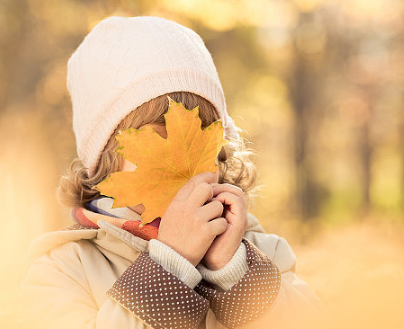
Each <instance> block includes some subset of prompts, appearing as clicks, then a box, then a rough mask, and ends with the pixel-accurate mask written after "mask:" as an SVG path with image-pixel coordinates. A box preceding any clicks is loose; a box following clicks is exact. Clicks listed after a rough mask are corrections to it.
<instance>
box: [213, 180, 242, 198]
mask: <svg viewBox="0 0 404 329" xmlns="http://www.w3.org/2000/svg"><path fill="white" fill-rule="evenodd" d="M211 185H212V189H213V196H216V195H218V194H220V193H223V192H229V193H233V194H235V195H237V196H238V197H239V198H240V199H242V201H243V203H245V198H244V192H243V190H242V189H241V188H240V187H238V186H235V185H232V184H228V183H224V184H211Z"/></svg>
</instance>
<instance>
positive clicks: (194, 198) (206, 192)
mask: <svg viewBox="0 0 404 329" xmlns="http://www.w3.org/2000/svg"><path fill="white" fill-rule="evenodd" d="M212 198H213V189H212V186H210V185H209V184H208V183H206V182H202V183H200V184H198V185H197V186H195V188H194V189H193V190H192V191H191V193H190V195H189V197H188V200H187V202H189V204H190V205H191V206H193V205H196V206H199V207H201V206H203V204H204V203H205V202H206V201H210V200H212Z"/></svg>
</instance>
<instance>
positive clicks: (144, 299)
mask: <svg viewBox="0 0 404 329" xmlns="http://www.w3.org/2000/svg"><path fill="white" fill-rule="evenodd" d="M107 295H108V296H109V297H110V298H112V299H113V300H115V301H116V302H118V303H119V304H121V305H122V306H123V307H124V308H125V309H127V310H129V311H130V312H132V313H133V314H135V315H136V316H137V317H138V318H140V319H141V320H142V321H143V322H145V323H146V324H148V325H150V326H151V327H153V328H156V329H167V328H181V329H184V328H187V329H188V328H189V329H194V328H195V329H197V328H198V326H199V325H200V323H201V322H202V321H203V319H204V318H205V316H206V313H207V312H208V309H209V302H208V301H207V300H206V299H204V298H203V297H202V296H200V295H199V294H198V293H196V292H195V291H194V290H193V289H191V288H190V287H188V286H187V285H186V284H185V283H184V282H182V281H181V280H180V279H179V278H177V277H176V276H175V275H173V274H171V273H170V272H168V271H166V270H165V269H164V268H163V267H162V266H161V265H159V264H157V263H156V262H155V261H154V260H152V259H151V258H150V256H149V255H148V253H146V252H142V253H141V254H140V256H139V257H138V258H137V259H136V260H135V262H134V263H133V264H132V265H131V266H130V267H129V268H128V269H127V270H126V271H125V272H124V273H123V275H122V276H121V277H120V278H119V279H118V280H117V281H116V282H115V284H114V285H113V287H112V288H111V289H110V290H109V291H108V293H107Z"/></svg>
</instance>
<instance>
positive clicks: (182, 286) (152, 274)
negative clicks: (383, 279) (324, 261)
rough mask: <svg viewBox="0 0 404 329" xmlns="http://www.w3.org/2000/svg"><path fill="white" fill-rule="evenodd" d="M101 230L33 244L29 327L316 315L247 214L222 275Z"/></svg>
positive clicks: (215, 327) (253, 321)
mask: <svg viewBox="0 0 404 329" xmlns="http://www.w3.org/2000/svg"><path fill="white" fill-rule="evenodd" d="M99 226H100V229H98V230H97V229H88V228H83V227H81V228H76V229H74V230H65V231H58V232H51V233H47V234H45V235H43V236H41V237H39V238H38V239H36V240H35V241H34V243H33V246H32V248H31V252H30V262H31V264H30V266H29V270H28V273H27V276H26V278H25V280H24V281H23V283H22V293H23V300H24V301H25V305H26V310H25V312H26V313H25V314H26V318H27V319H28V320H29V327H30V328H33V327H34V328H41V329H46V328H54V329H56V328H61V329H64V328H74V329H81V328H97V329H107V328H108V329H110V328H134V329H140V328H197V329H200V328H206V329H220V328H286V327H294V324H299V328H303V327H304V326H303V322H302V321H303V319H305V320H307V319H313V318H314V317H316V316H317V315H318V314H319V310H320V309H321V303H320V302H319V300H318V298H317V297H316V295H315V294H314V293H313V292H312V291H311V290H310V289H309V287H308V286H307V284H306V283H305V282H304V281H302V280H301V279H299V278H298V277H297V276H296V274H295V265H296V258H295V255H294V254H293V252H292V250H291V248H290V247H289V245H288V244H287V242H286V240H285V239H283V238H280V237H278V236H276V235H274V234H267V233H265V231H264V229H263V228H262V227H261V225H260V224H259V222H258V220H257V219H256V218H255V217H253V216H252V215H250V214H249V225H248V228H247V231H246V233H245V235H244V238H243V242H242V243H241V245H240V247H239V249H238V250H237V252H236V255H235V256H234V257H233V259H232V260H231V261H230V262H229V264H228V265H226V266H225V267H224V268H222V269H220V270H218V271H209V270H208V269H206V268H204V267H203V266H202V265H200V264H199V265H198V266H197V268H195V267H193V266H192V264H191V263H189V262H188V261H187V260H186V259H185V258H183V257H181V256H180V255H179V254H177V253H176V252H175V251H174V250H172V249H171V248H169V247H168V246H166V245H164V244H163V243H161V242H160V241H158V240H154V239H153V240H150V241H146V240H143V239H141V238H139V237H136V236H134V235H132V234H130V233H128V232H126V231H124V230H122V229H120V228H118V227H115V226H113V225H111V224H109V223H107V222H103V221H101V223H100V222H99ZM292 320H293V321H292Z"/></svg>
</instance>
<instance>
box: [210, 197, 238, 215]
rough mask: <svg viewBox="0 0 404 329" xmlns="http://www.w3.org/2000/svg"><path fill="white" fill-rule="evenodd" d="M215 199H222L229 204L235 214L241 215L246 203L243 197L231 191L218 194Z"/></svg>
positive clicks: (221, 200) (229, 209) (231, 211)
mask: <svg viewBox="0 0 404 329" xmlns="http://www.w3.org/2000/svg"><path fill="white" fill-rule="evenodd" d="M214 200H217V201H220V202H221V203H223V204H224V205H227V206H229V207H228V211H229V212H230V213H231V214H233V215H241V214H242V212H243V208H244V205H243V203H242V201H241V199H240V198H239V197H238V196H237V195H234V194H233V193H230V192H223V193H220V194H219V195H217V196H216V197H215V198H214Z"/></svg>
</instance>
